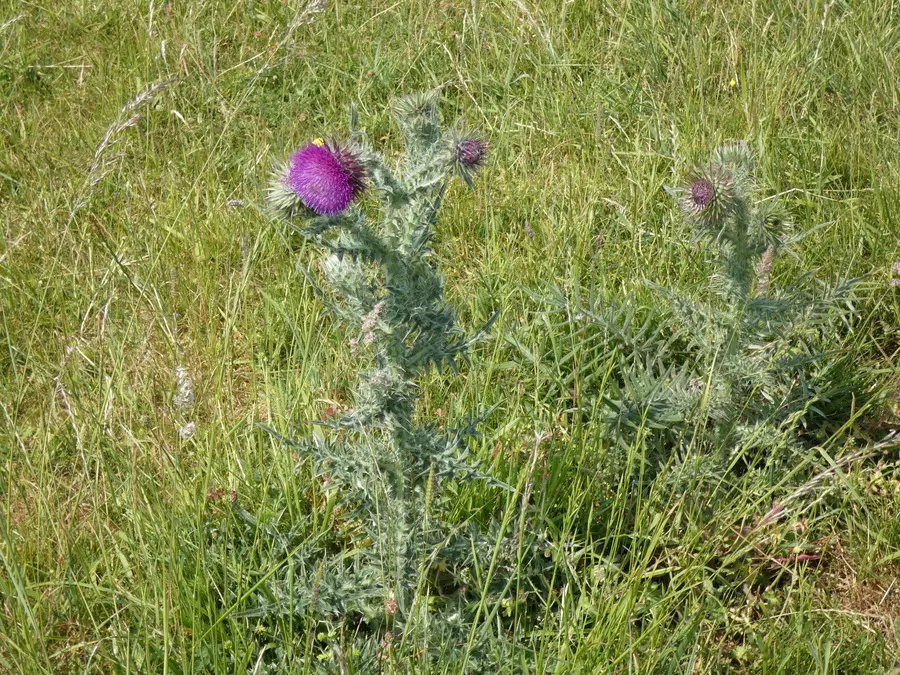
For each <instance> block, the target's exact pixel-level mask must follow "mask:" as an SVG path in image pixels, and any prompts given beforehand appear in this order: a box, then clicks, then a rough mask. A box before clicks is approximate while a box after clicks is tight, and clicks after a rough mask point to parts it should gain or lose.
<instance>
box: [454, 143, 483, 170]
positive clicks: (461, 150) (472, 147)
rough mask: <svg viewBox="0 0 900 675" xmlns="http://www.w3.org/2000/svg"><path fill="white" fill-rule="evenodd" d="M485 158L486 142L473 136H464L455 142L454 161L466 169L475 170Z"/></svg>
mask: <svg viewBox="0 0 900 675" xmlns="http://www.w3.org/2000/svg"><path fill="white" fill-rule="evenodd" d="M486 159H487V143H485V142H484V141H483V140H481V139H480V138H475V137H474V136H466V137H464V138H461V139H459V141H457V143H456V163H457V164H459V166H460V167H461V168H463V169H465V170H466V171H477V170H478V169H480V168H481V166H482V165H483V164H484V162H485V160H486Z"/></svg>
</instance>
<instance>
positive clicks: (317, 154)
mask: <svg viewBox="0 0 900 675" xmlns="http://www.w3.org/2000/svg"><path fill="white" fill-rule="evenodd" d="M282 181H283V184H284V187H285V188H286V189H287V190H289V191H290V192H292V193H294V194H295V195H296V196H297V197H298V198H299V199H300V201H301V202H303V204H304V205H305V206H306V207H307V208H309V209H311V210H312V211H315V212H316V213H317V214H319V215H322V216H333V215H337V214H339V213H341V212H342V211H344V210H346V208H347V207H348V206H350V203H351V202H352V201H353V200H354V199H356V198H357V197H359V196H360V195H361V194H362V193H363V191H364V190H365V187H366V183H365V181H366V170H365V167H364V166H363V164H362V162H361V161H360V158H359V156H358V155H357V154H355V153H354V152H353V151H351V150H350V149H348V148H346V147H343V146H341V145H340V144H338V143H334V142H321V141H319V142H318V143H316V142H313V143H310V144H308V145H306V146H305V147H303V148H301V149H300V150H299V151H297V152H296V153H294V154H293V156H292V157H291V159H290V162H289V163H288V166H287V170H286V172H285V174H284V176H283V178H282Z"/></svg>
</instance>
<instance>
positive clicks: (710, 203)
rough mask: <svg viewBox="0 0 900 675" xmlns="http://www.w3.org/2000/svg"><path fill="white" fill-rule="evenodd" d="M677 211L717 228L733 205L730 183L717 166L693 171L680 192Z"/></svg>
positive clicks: (732, 187)
mask: <svg viewBox="0 0 900 675" xmlns="http://www.w3.org/2000/svg"><path fill="white" fill-rule="evenodd" d="M681 193H682V196H681V210H682V211H683V212H684V214H685V215H686V216H688V217H689V218H693V219H696V220H697V221H699V222H700V223H701V224H702V225H721V224H722V221H723V220H724V218H725V215H726V214H727V212H728V211H729V209H731V207H732V206H733V201H734V180H733V179H732V177H731V174H730V173H729V172H728V171H727V170H725V169H724V168H722V167H721V166H717V165H712V166H708V167H700V168H697V169H694V170H693V171H692V172H691V173H690V174H688V180H687V182H686V183H685V185H684V186H683V187H682V190H681Z"/></svg>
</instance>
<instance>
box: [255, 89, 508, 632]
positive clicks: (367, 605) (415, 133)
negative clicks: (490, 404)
mask: <svg viewBox="0 0 900 675" xmlns="http://www.w3.org/2000/svg"><path fill="white" fill-rule="evenodd" d="M395 116H396V120H397V122H398V124H399V126H400V128H401V130H402V131H403V135H404V138H405V140H406V154H405V157H404V161H403V171H402V172H401V173H397V172H395V171H394V170H392V169H391V168H390V167H389V166H388V164H387V162H386V160H385V158H384V157H383V156H382V155H381V154H380V153H378V152H375V151H374V150H372V149H371V147H370V144H369V141H368V138H367V136H366V134H365V132H364V131H362V130H361V129H358V128H356V119H355V118H356V115H355V111H353V113H352V121H351V126H352V127H353V129H352V131H351V134H350V137H349V138H348V139H347V140H344V141H329V142H327V143H323V142H321V141H318V142H312V143H310V144H307V145H306V146H304V147H303V148H302V149H301V150H300V151H298V152H297V153H295V154H294V155H293V156H292V157H291V158H290V160H289V161H288V162H287V163H286V164H285V165H283V166H281V167H280V168H279V170H278V172H277V173H276V175H275V176H274V178H273V182H272V185H271V188H270V192H269V203H270V206H271V208H272V209H273V210H274V211H275V212H276V213H277V214H279V215H280V216H282V217H283V218H284V219H285V220H287V221H288V222H290V223H291V224H292V225H293V226H294V228H295V229H296V231H297V232H299V233H300V234H302V235H303V236H304V237H306V238H307V239H309V240H310V241H312V242H314V243H316V244H318V245H319V246H320V247H322V248H323V249H324V251H325V254H326V255H325V257H324V259H323V261H322V264H321V272H322V274H323V275H324V277H325V279H326V280H327V281H328V283H329V284H330V285H331V287H332V289H333V291H334V296H336V297H335V301H334V302H331V303H330V304H329V308H330V309H331V310H332V311H333V312H334V314H335V315H336V316H338V317H339V318H340V319H342V320H343V321H344V323H345V324H347V325H348V326H349V327H350V328H351V331H352V334H351V337H350V338H349V342H350V346H351V347H352V349H353V352H354V354H356V356H357V357H358V358H359V359H360V360H361V365H360V370H359V385H358V388H357V390H356V392H355V394H354V395H353V404H354V405H353V409H352V410H350V411H349V412H347V413H346V414H345V415H343V416H341V417H338V418H337V419H331V420H328V421H321V422H319V423H318V424H319V425H321V426H325V427H328V428H330V429H331V430H332V433H331V434H330V435H328V434H315V435H314V438H313V440H312V442H309V443H304V442H295V441H290V440H287V439H283V440H285V442H287V443H288V444H289V445H291V446H292V447H295V448H296V449H298V450H300V451H302V453H304V454H305V455H307V456H309V457H311V458H312V460H313V466H314V470H315V471H316V473H317V474H319V475H320V476H322V477H323V479H325V480H327V481H328V483H329V489H333V488H334V487H337V488H338V489H339V490H340V495H341V496H340V499H341V503H342V504H343V507H342V508H343V509H344V513H345V517H346V518H347V520H348V522H356V523H360V524H361V532H360V535H359V537H358V546H360V550H361V552H362V560H364V561H367V562H365V564H361V563H357V564H356V565H355V566H354V571H353V572H352V575H351V576H352V579H353V580H352V582H348V581H347V579H348V578H350V577H348V575H350V574H351V573H350V572H349V571H348V570H347V569H336V570H332V571H333V573H334V578H335V579H336V580H340V582H341V584H343V585H340V584H339V585H338V586H334V588H335V589H339V588H342V589H343V590H340V592H338V591H337V590H335V591H334V592H333V593H329V592H328V590H327V587H328V584H327V583H326V582H323V583H322V584H318V585H317V589H318V592H317V593H316V595H315V603H316V604H317V605H318V606H317V607H314V608H313V609H318V610H320V611H322V612H325V613H332V612H335V611H338V610H336V608H337V607H340V608H343V609H342V610H340V611H349V609H350V608H353V607H355V608H356V609H357V610H358V611H362V612H364V613H365V614H366V615H379V614H380V615H381V616H382V620H384V621H388V619H389V621H390V624H391V625H392V626H394V628H396V627H398V626H402V625H403V622H404V621H405V617H407V615H408V614H409V612H410V611H411V608H412V604H413V597H414V591H415V586H416V579H417V578H419V576H420V574H421V573H422V571H423V570H422V569H421V566H422V564H423V561H424V560H425V559H426V558H427V557H428V556H429V555H432V554H433V551H434V550H436V548H437V549H440V546H439V544H440V543H441V542H443V541H445V540H446V537H447V533H446V531H445V530H446V528H445V527H444V526H443V525H442V523H441V520H440V518H439V509H436V508H435V505H436V504H438V503H439V500H440V494H441V488H442V487H443V486H444V485H445V483H446V482H447V481H448V480H451V479H461V480H483V481H487V482H488V483H490V484H493V485H498V486H502V484H501V483H499V482H498V481H494V480H492V479H491V478H490V477H489V476H487V475H486V474H484V473H482V472H481V471H480V470H479V469H477V468H476V467H475V466H474V465H473V464H472V462H471V459H470V458H469V457H468V451H467V443H466V439H467V437H468V436H469V435H471V433H472V432H473V428H472V427H468V428H466V429H462V430H458V431H450V432H446V433H445V432H441V431H439V430H438V429H437V428H435V427H434V426H431V425H425V426H423V425H420V424H418V423H417V422H416V416H415V411H416V402H417V397H418V388H417V385H416V379H417V378H418V377H420V376H421V375H423V374H424V373H425V372H426V371H427V370H428V369H430V368H431V367H437V368H443V367H444V366H450V367H452V368H455V367H456V361H457V359H458V357H463V356H465V353H466V351H467V349H468V347H469V345H470V344H471V342H472V338H470V337H467V336H466V335H465V334H464V332H463V331H462V330H461V329H460V328H458V327H457V325H456V322H455V320H454V316H453V311H452V310H451V308H450V307H449V306H448V304H447V302H446V300H445V298H444V282H443V279H442V277H441V274H440V272H439V271H438V269H437V268H436V266H435V264H434V262H433V257H432V250H431V246H430V245H431V240H432V238H433V237H434V233H435V223H436V219H437V213H438V209H439V207H440V205H441V202H442V199H443V197H444V195H445V193H446V189H447V185H448V181H449V177H450V176H451V174H452V173H454V172H456V173H458V174H459V175H461V176H463V177H464V178H465V179H466V180H467V181H471V178H472V176H473V175H474V174H475V172H476V171H477V170H478V169H479V168H481V167H482V166H483V164H484V160H485V157H486V152H487V144H486V143H485V142H484V141H483V140H481V139H478V138H475V137H473V136H463V137H458V136H456V135H450V136H445V135H444V134H443V133H442V130H441V116H440V112H439V109H438V96H437V94H436V93H434V92H428V93H423V94H415V95H413V96H409V97H406V98H404V99H402V100H401V101H399V102H398V104H397V105H396V107H395ZM364 195H370V196H371V198H372V199H371V206H372V207H373V208H372V213H377V214H378V216H377V218H371V217H370V216H369V215H367V210H368V209H366V210H364V209H363V205H362V204H361V202H360V199H361V198H362V197H364ZM367 198H368V197H367ZM367 204H368V203H367ZM376 208H377V211H376V210H375V209H376ZM298 219H299V221H300V224H294V221H295V220H298ZM308 276H309V278H310V279H312V275H311V274H310V275H308ZM324 295H325V294H323V297H324ZM489 324H490V322H488V325H489ZM486 328H487V326H485V327H484V328H483V329H482V331H483V330H486ZM270 431H271V430H270ZM272 433H275V432H274V431H272ZM282 438H283V437H282ZM467 546H468V545H467ZM463 548H464V549H465V548H466V547H465V546H464V547H463ZM466 553H467V554H468V551H466ZM348 583H349V585H350V586H352V588H353V590H352V592H348V590H347V588H348V586H347V584H348ZM304 597H306V596H304ZM311 597H312V596H310V597H308V598H307V600H306V601H304V602H307V603H308V602H311V599H310V598H311ZM350 598H355V600H352V601H351V600H350ZM354 603H355V604H354ZM385 607H387V608H389V610H388V611H387V612H386V613H385V610H384V608H385ZM294 609H296V608H295V607H291V606H290V603H289V606H288V607H286V608H283V610H282V611H293V610H294ZM306 611H307V608H306V607H304V609H303V612H304V613H305V612H306Z"/></svg>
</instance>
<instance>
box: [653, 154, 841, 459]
mask: <svg viewBox="0 0 900 675" xmlns="http://www.w3.org/2000/svg"><path fill="white" fill-rule="evenodd" d="M753 171H754V162H753V157H752V154H751V153H750V150H749V148H748V147H747V145H746V144H744V143H734V144H730V145H726V146H723V147H721V148H719V149H718V150H717V151H716V153H715V155H714V157H713V159H712V161H711V162H710V163H709V164H706V165H703V166H700V167H697V168H695V169H694V170H693V171H692V172H691V173H689V175H688V178H687V181H686V182H685V184H684V185H682V186H681V187H680V188H676V189H674V190H670V192H672V193H673V194H674V195H675V196H676V197H677V198H678V201H679V203H680V206H681V210H682V213H683V214H684V217H685V219H686V221H687V222H688V223H689V224H690V225H691V226H692V227H693V229H694V232H695V235H696V237H697V238H698V239H700V240H705V241H707V242H708V243H710V244H711V245H712V247H714V248H715V249H716V250H717V252H718V257H717V259H716V260H715V268H716V271H715V273H714V274H713V276H712V278H711V279H710V290H711V291H712V292H713V293H714V294H715V295H717V296H719V302H701V301H697V300H694V299H691V298H689V297H686V296H684V295H681V294H678V293H673V292H671V291H667V290H665V289H659V290H660V291H661V292H662V293H663V295H664V296H665V297H666V298H667V299H668V301H669V306H670V308H671V309H672V310H673V312H674V314H675V315H676V317H677V318H678V320H679V324H680V326H681V327H682V328H683V329H685V331H686V332H685V335H687V336H690V339H689V343H690V346H691V348H692V349H693V354H694V355H695V359H694V361H693V363H692V366H693V367H692V370H693V372H692V373H691V375H692V377H691V379H689V380H688V381H687V384H686V387H685V386H684V384H683V381H682V383H678V380H677V378H676V383H673V385H671V386H670V388H669V389H670V391H673V390H677V388H678V387H679V386H681V387H682V388H683V390H682V391H681V392H674V393H676V396H675V398H676V399H679V401H680V404H681V405H682V406H684V405H685V404H687V405H688V406H689V407H690V408H694V409H699V411H700V412H701V413H702V415H703V417H704V418H705V419H707V420H708V421H709V422H711V425H710V427H711V431H712V432H713V437H714V440H715V442H716V445H717V446H718V447H720V448H722V449H723V450H725V451H726V454H730V453H736V452H740V451H741V450H743V449H747V448H752V449H755V450H760V451H763V453H764V455H765V459H766V460H767V461H771V460H776V461H777V459H778V457H779V453H782V454H783V451H784V450H789V449H791V448H794V449H798V450H800V449H802V445H801V444H800V443H799V442H798V430H799V427H800V425H801V424H803V423H804V422H805V421H806V420H808V418H809V416H810V414H811V413H813V412H814V411H815V408H816V406H817V405H821V404H822V403H827V399H828V398H829V397H830V396H832V395H834V393H835V391H834V389H833V387H832V383H829V382H827V378H821V377H818V375H820V374H821V373H822V372H823V368H822V366H823V364H824V359H825V357H826V356H827V352H828V349H827V347H826V346H825V345H824V343H823V341H822V340H821V339H820V338H822V336H823V335H824V333H823V329H824V328H825V327H826V326H829V325H831V324H833V323H834V321H835V320H837V319H839V318H845V317H846V315H847V312H848V311H852V304H851V292H852V288H853V285H854V283H853V282H848V283H840V284H838V285H836V286H835V287H832V288H828V289H825V290H824V291H823V290H821V288H816V287H815V286H813V287H812V288H811V284H810V283H809V281H810V277H804V278H803V279H802V280H801V281H800V282H799V283H795V284H791V285H788V286H786V287H785V288H782V289H778V288H776V287H775V286H774V285H773V283H772V273H773V270H774V265H775V262H776V259H777V256H778V255H779V253H781V252H782V251H783V250H786V249H787V247H788V246H789V244H790V243H791V241H792V240H791V239H790V234H791V233H790V226H789V220H788V218H787V215H786V213H785V211H784V210H783V209H782V207H781V205H780V204H779V202H778V200H777V199H774V198H770V199H760V198H759V195H758V193H757V186H756V181H755V178H754V175H753ZM657 288H658V287H657ZM698 378H702V379H699V380H698ZM829 389H830V391H828V390H829Z"/></svg>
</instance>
